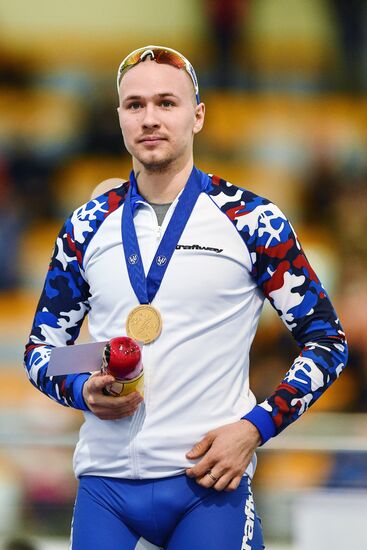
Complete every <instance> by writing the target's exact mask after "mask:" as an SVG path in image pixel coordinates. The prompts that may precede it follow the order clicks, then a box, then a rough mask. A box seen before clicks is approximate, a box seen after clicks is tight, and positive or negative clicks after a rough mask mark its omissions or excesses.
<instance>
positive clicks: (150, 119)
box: [142, 103, 160, 129]
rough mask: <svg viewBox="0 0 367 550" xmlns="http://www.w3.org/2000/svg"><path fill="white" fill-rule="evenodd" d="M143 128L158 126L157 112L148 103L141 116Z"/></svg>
mask: <svg viewBox="0 0 367 550" xmlns="http://www.w3.org/2000/svg"><path fill="white" fill-rule="evenodd" d="M142 124H143V128H144V129H149V128H159V126H160V122H159V119H158V113H157V111H156V109H155V106H154V105H152V104H150V103H148V104H147V105H146V107H145V109H144V117H143V121H142Z"/></svg>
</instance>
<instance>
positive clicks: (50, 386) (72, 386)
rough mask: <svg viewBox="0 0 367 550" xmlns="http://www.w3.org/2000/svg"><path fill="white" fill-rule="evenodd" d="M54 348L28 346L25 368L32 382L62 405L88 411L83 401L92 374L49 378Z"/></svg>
mask: <svg viewBox="0 0 367 550" xmlns="http://www.w3.org/2000/svg"><path fill="white" fill-rule="evenodd" d="M52 347H53V346H47V345H37V346H34V345H28V346H27V349H26V353H25V357H24V366H25V369H26V372H27V375H28V378H29V380H30V382H31V383H32V384H33V385H34V386H35V387H36V388H37V389H38V390H40V391H41V392H42V393H44V394H45V395H47V396H48V397H49V398H50V399H52V400H54V401H57V402H58V403H60V404H61V405H64V406H66V407H73V408H75V409H81V410H88V407H87V406H86V404H85V401H84V399H83V386H84V383H85V381H86V380H87V379H88V378H89V376H90V374H87V373H86V374H69V375H65V376H47V368H48V364H49V360H50V355H51V350H52Z"/></svg>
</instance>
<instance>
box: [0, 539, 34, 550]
mask: <svg viewBox="0 0 367 550" xmlns="http://www.w3.org/2000/svg"><path fill="white" fill-rule="evenodd" d="M4 550H36V546H35V545H34V544H33V542H31V541H30V540H28V539H24V538H14V539H10V540H8V541H7V542H6V543H5V547H4Z"/></svg>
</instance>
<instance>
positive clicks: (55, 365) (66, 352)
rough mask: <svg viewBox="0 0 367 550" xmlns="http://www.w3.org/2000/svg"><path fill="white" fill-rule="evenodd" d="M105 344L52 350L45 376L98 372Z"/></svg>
mask: <svg viewBox="0 0 367 550" xmlns="http://www.w3.org/2000/svg"><path fill="white" fill-rule="evenodd" d="M106 344H107V340H106V341H105V342H92V343H90V344H76V345H73V346H61V347H56V348H53V349H52V351H51V356H50V361H49V364H48V368H47V376H57V375H60V374H77V373H81V372H93V371H97V370H100V368H101V363H102V352H103V348H104V347H105V345H106Z"/></svg>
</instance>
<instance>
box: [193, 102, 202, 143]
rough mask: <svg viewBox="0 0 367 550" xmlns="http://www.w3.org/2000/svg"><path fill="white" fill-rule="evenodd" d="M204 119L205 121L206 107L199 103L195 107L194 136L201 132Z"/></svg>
mask: <svg viewBox="0 0 367 550" xmlns="http://www.w3.org/2000/svg"><path fill="white" fill-rule="evenodd" d="M204 119H205V105H204V103H199V105H197V106H196V107H195V122H194V127H193V129H192V132H193V134H194V135H195V134H198V133H199V132H200V130H201V129H202V127H203V125H204Z"/></svg>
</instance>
